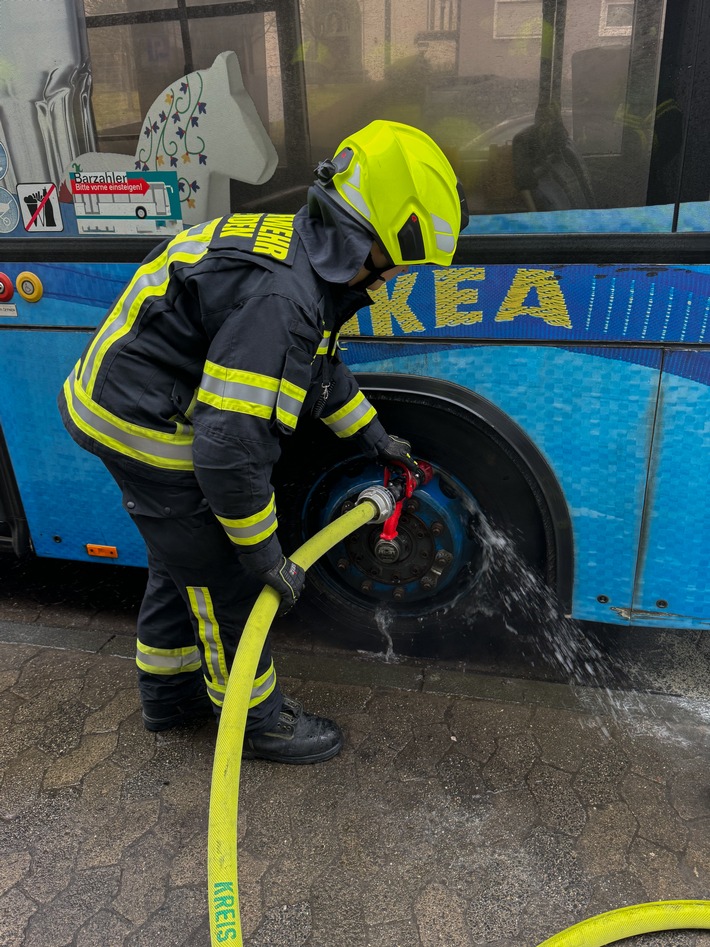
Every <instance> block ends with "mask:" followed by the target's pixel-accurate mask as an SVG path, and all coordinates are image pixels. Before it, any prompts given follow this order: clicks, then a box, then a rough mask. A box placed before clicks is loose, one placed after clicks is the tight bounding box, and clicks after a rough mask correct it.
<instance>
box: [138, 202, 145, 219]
mask: <svg viewBox="0 0 710 947" xmlns="http://www.w3.org/2000/svg"><path fill="white" fill-rule="evenodd" d="M147 216H148V211H147V210H146V209H145V207H143V205H142V204H139V205H138V207H136V217H138V219H139V220H143V219H144V218H145V217H147Z"/></svg>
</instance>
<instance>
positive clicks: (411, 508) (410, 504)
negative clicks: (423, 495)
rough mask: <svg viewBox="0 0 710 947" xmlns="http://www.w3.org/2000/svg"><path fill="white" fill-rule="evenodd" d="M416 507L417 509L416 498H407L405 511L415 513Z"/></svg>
mask: <svg viewBox="0 0 710 947" xmlns="http://www.w3.org/2000/svg"><path fill="white" fill-rule="evenodd" d="M418 509H419V501H418V500H407V506H406V510H407V513H416V512H417V510H418Z"/></svg>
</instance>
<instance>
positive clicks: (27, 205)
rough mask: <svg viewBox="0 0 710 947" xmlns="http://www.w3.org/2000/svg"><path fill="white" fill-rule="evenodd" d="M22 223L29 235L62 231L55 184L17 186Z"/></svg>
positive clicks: (62, 225)
mask: <svg viewBox="0 0 710 947" xmlns="http://www.w3.org/2000/svg"><path fill="white" fill-rule="evenodd" d="M17 198H18V200H19V202H20V210H21V212H22V222H23V224H24V225H25V230H27V231H28V232H29V233H35V232H36V231H47V230H50V231H58V230H63V229H64V224H63V222H62V212H61V209H60V207H59V192H58V191H57V187H56V185H55V184H52V183H51V182H50V183H48V184H44V183H43V184H18V185H17Z"/></svg>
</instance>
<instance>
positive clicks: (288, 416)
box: [277, 382, 306, 428]
mask: <svg viewBox="0 0 710 947" xmlns="http://www.w3.org/2000/svg"><path fill="white" fill-rule="evenodd" d="M287 386H289V385H288V382H285V384H284V385H282V387H281V391H280V392H279V398H278V405H277V415H278V419H279V421H281V422H283V423H284V424H286V425H287V426H288V427H292V428H295V427H296V423H297V422H298V415H299V414H300V413H301V408H302V407H303V399H304V398H305V395H306V393H305V391H304V392H303V394H302V395H300V396H294V395H290V394H288V392H287V391H286V387H287ZM289 387H290V388H291V389H294V388H296V387H297V386H296V385H290V386H289ZM301 391H303V389H301Z"/></svg>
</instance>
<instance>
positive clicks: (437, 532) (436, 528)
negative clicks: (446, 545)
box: [430, 520, 444, 536]
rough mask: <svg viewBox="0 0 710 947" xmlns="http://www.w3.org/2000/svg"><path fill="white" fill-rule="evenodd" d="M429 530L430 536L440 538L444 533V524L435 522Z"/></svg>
mask: <svg viewBox="0 0 710 947" xmlns="http://www.w3.org/2000/svg"><path fill="white" fill-rule="evenodd" d="M430 529H431V534H432V536H441V534H442V533H443V532H444V524H443V523H440V522H439V521H438V520H437V521H436V522H435V523H432V524H431V527H430Z"/></svg>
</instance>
